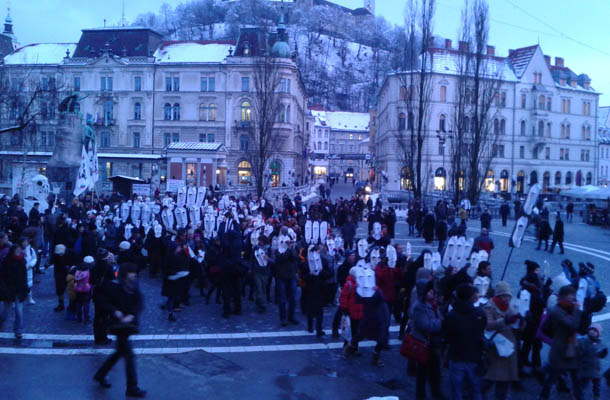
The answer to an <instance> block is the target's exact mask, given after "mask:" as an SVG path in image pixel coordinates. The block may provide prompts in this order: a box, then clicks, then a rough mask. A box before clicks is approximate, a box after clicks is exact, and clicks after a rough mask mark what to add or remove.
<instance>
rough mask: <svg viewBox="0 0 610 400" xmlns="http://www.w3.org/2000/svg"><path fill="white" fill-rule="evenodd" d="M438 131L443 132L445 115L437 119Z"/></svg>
mask: <svg viewBox="0 0 610 400" xmlns="http://www.w3.org/2000/svg"><path fill="white" fill-rule="evenodd" d="M438 130H439V131H441V132H445V114H441V116H440V117H439V119H438Z"/></svg>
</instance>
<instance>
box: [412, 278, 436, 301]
mask: <svg viewBox="0 0 610 400" xmlns="http://www.w3.org/2000/svg"><path fill="white" fill-rule="evenodd" d="M416 288H417V297H418V298H420V299H422V300H423V299H424V297H425V296H426V293H428V292H429V291H430V290H432V289H434V282H433V281H429V280H424V279H420V280H418V281H417V283H416Z"/></svg>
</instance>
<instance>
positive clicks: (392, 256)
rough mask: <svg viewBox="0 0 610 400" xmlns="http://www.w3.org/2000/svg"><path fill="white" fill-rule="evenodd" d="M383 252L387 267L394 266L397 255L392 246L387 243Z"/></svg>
mask: <svg viewBox="0 0 610 400" xmlns="http://www.w3.org/2000/svg"><path fill="white" fill-rule="evenodd" d="M385 254H386V256H387V257H388V267H390V268H396V259H397V255H396V249H395V248H394V246H392V245H389V246H388V247H386V249H385Z"/></svg>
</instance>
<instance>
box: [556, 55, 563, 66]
mask: <svg viewBox="0 0 610 400" xmlns="http://www.w3.org/2000/svg"><path fill="white" fill-rule="evenodd" d="M555 66H556V67H563V58H561V57H555Z"/></svg>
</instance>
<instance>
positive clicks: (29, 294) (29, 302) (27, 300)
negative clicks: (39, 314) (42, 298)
mask: <svg viewBox="0 0 610 400" xmlns="http://www.w3.org/2000/svg"><path fill="white" fill-rule="evenodd" d="M26 303H27V304H36V302H35V301H34V298H33V297H32V290H31V289H30V292H29V293H28V297H27V299H26Z"/></svg>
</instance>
